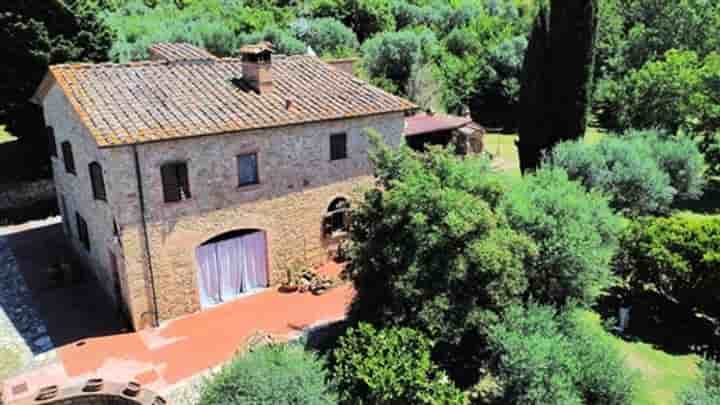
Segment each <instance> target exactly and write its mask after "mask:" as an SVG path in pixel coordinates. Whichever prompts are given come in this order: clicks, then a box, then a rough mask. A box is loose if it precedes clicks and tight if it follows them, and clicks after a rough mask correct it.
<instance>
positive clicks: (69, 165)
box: [61, 141, 76, 174]
mask: <svg viewBox="0 0 720 405" xmlns="http://www.w3.org/2000/svg"><path fill="white" fill-rule="evenodd" d="M61 147H62V154H63V161H64V162H65V171H66V172H68V173H72V174H76V172H75V158H74V157H73V151H72V145H70V142H67V141H66V142H63V143H62V146H61Z"/></svg>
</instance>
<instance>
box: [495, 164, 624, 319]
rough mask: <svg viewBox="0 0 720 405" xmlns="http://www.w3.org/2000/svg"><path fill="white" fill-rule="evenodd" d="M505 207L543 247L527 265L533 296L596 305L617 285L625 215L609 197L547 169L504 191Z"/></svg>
mask: <svg viewBox="0 0 720 405" xmlns="http://www.w3.org/2000/svg"><path fill="white" fill-rule="evenodd" d="M500 210H501V211H502V212H503V213H504V214H505V215H506V216H507V218H508V221H509V222H510V225H511V226H512V228H513V229H515V230H517V231H520V232H524V233H526V234H527V235H529V236H530V237H532V238H533V240H534V241H535V243H536V244H537V246H538V255H537V256H535V257H533V258H532V260H531V261H530V263H529V265H528V267H527V277H528V280H529V283H530V288H529V289H528V291H529V293H530V294H531V295H532V297H533V299H535V300H537V301H539V302H542V303H548V304H553V305H556V306H564V305H565V304H566V303H567V302H568V301H574V302H578V303H582V304H587V305H591V304H593V303H594V300H595V298H597V297H598V295H600V294H601V293H602V292H603V291H605V290H606V289H607V288H608V287H610V286H611V285H613V284H614V280H615V279H614V277H613V275H612V270H611V267H612V266H611V262H612V258H613V257H614V255H615V253H616V251H617V246H618V237H619V235H620V232H621V226H622V225H621V221H620V218H619V217H618V216H617V215H616V214H614V213H613V212H612V210H611V209H610V207H609V206H608V202H607V199H606V198H605V197H603V196H601V195H600V194H597V193H588V192H587V191H585V189H584V188H583V187H582V185H581V184H580V183H577V182H574V181H570V180H569V179H568V175H567V174H566V173H565V171H564V170H562V169H558V168H543V169H540V170H538V171H537V172H535V173H534V174H532V175H530V176H526V177H525V178H524V179H523V180H522V181H520V182H518V183H517V184H515V185H514V186H513V187H512V188H511V189H510V191H509V192H508V193H507V194H506V195H505V196H504V198H503V200H502V202H501V204H500Z"/></svg>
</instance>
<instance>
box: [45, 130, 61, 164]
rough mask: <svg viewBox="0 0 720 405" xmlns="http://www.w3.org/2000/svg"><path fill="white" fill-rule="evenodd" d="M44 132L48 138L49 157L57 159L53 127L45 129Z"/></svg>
mask: <svg viewBox="0 0 720 405" xmlns="http://www.w3.org/2000/svg"><path fill="white" fill-rule="evenodd" d="M45 130H46V131H47V136H48V152H49V153H50V156H54V157H57V155H58V153H57V143H56V142H55V130H53V127H46V128H45Z"/></svg>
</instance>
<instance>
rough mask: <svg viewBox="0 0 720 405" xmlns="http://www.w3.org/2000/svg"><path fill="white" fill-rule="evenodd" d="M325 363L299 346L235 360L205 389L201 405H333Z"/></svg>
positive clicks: (277, 347) (273, 348)
mask: <svg viewBox="0 0 720 405" xmlns="http://www.w3.org/2000/svg"><path fill="white" fill-rule="evenodd" d="M327 380H328V375H327V372H326V371H325V368H324V364H323V362H322V361H321V360H320V359H318V358H317V357H316V356H315V355H314V354H312V353H309V352H306V351H305V350H303V348H302V347H301V346H298V345H271V346H264V347H261V348H259V349H257V350H254V351H251V352H249V353H247V354H245V355H243V356H242V357H238V358H236V359H234V360H233V361H232V362H231V363H230V364H228V365H227V366H225V367H223V368H222V369H221V370H220V371H219V372H218V373H217V374H215V375H213V376H212V377H211V378H210V379H209V380H208V381H207V382H206V383H205V385H204V386H203V387H202V389H201V400H200V404H201V405H219V404H223V405H241V404H242V405H245V404H258V405H259V404H263V405H265V404H267V405H297V404H305V405H331V404H335V403H337V398H336V396H335V393H334V392H333V390H332V389H331V388H330V387H329V386H328V384H327Z"/></svg>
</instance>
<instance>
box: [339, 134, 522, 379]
mask: <svg viewBox="0 0 720 405" xmlns="http://www.w3.org/2000/svg"><path fill="white" fill-rule="evenodd" d="M373 161H374V162H375V165H376V171H377V175H378V178H379V183H380V184H379V185H378V187H377V188H374V189H372V190H370V191H369V192H367V193H366V195H365V199H364V202H362V203H361V204H360V206H359V207H358V208H357V210H356V211H354V214H353V224H352V228H353V232H352V233H351V239H352V249H351V257H352V260H351V261H350V264H349V265H348V267H347V269H346V270H347V273H348V275H349V276H350V278H351V279H352V281H353V283H354V286H355V289H356V291H357V294H356V296H355V299H354V300H353V303H352V305H351V308H350V312H349V316H350V318H351V319H354V320H358V321H367V322H370V323H373V324H375V325H378V326H383V327H390V326H401V327H410V328H413V329H417V330H419V331H421V332H423V333H426V334H427V335H428V336H429V337H430V338H431V339H432V340H433V341H435V342H436V343H437V345H436V346H435V348H434V353H433V354H434V358H435V359H436V360H438V361H439V362H440V363H441V364H442V366H443V367H445V368H446V369H447V370H448V372H450V373H451V375H452V377H453V379H455V381H456V382H458V383H459V384H462V385H464V384H465V383H467V384H473V383H475V382H476V377H477V372H478V365H479V364H480V363H481V361H482V355H483V353H484V351H485V345H484V343H483V341H484V338H483V336H484V331H485V328H487V327H488V326H489V325H490V324H492V323H493V322H494V321H495V319H496V316H497V313H498V312H499V311H500V309H501V308H504V307H506V306H507V305H508V304H510V303H513V302H520V300H521V299H522V297H523V296H524V295H525V293H526V289H527V277H526V275H525V271H524V264H525V262H526V260H528V259H529V258H530V257H531V256H533V255H535V254H536V248H535V245H534V243H533V242H532V241H531V240H530V239H529V238H528V237H526V236H524V235H522V234H520V233H518V232H516V231H514V230H512V229H511V228H510V227H509V226H508V224H507V222H506V221H505V220H504V219H503V218H502V217H501V216H499V215H497V214H496V213H495V212H494V208H496V206H497V204H498V199H499V196H500V195H501V194H502V193H503V188H504V187H507V185H506V184H507V182H506V180H505V179H504V178H503V177H501V176H499V175H495V174H493V173H491V172H490V170H489V164H488V162H487V161H486V160H484V159H481V158H465V159H459V158H458V157H456V156H455V155H454V154H452V153H451V152H449V151H445V150H437V149H435V150H434V151H433V153H428V154H425V155H417V154H415V153H414V152H412V151H410V150H409V149H408V148H407V147H404V148H402V149H401V150H399V151H396V150H390V149H389V148H380V150H375V151H374V152H373ZM460 380H462V381H460Z"/></svg>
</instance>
